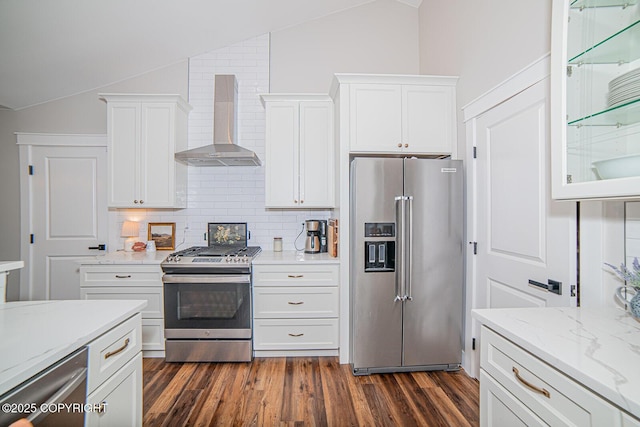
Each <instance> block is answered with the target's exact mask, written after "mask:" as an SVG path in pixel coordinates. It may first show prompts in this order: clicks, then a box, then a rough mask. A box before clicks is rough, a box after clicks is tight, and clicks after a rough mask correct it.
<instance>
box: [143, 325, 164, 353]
mask: <svg viewBox="0 0 640 427" xmlns="http://www.w3.org/2000/svg"><path fill="white" fill-rule="evenodd" d="M142 350H162V351H164V320H163V319H142Z"/></svg>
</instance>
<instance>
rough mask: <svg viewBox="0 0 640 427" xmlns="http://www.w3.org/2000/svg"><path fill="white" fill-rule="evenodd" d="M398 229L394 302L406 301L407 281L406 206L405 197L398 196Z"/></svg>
mask: <svg viewBox="0 0 640 427" xmlns="http://www.w3.org/2000/svg"><path fill="white" fill-rule="evenodd" d="M395 202H396V227H397V234H396V236H397V240H398V241H397V245H396V247H397V248H398V251H397V253H396V255H397V259H396V297H395V298H394V299H393V302H398V301H404V281H405V271H404V259H405V258H404V216H405V209H404V208H405V205H404V197H403V196H396V197H395ZM401 284H402V286H403V289H400V285H401Z"/></svg>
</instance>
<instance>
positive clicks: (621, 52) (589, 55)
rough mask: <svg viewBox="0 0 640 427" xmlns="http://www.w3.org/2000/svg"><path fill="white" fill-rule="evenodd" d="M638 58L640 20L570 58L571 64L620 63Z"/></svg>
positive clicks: (639, 52)
mask: <svg viewBox="0 0 640 427" xmlns="http://www.w3.org/2000/svg"><path fill="white" fill-rule="evenodd" d="M613 40H615V43H614V42H613ZM638 58H640V21H636V22H634V23H633V24H631V25H629V26H628V27H626V28H623V29H622V30H620V31H618V32H617V33H615V34H613V35H612V36H610V37H607V38H606V39H604V40H602V41H601V42H599V43H597V44H595V45H594V46H593V47H590V48H589V49H587V50H586V51H584V52H582V53H579V54H578V55H576V56H574V57H573V58H571V59H569V64H571V65H582V64H618V63H628V62H631V61H634V60H636V59H638Z"/></svg>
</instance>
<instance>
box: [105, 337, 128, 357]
mask: <svg viewBox="0 0 640 427" xmlns="http://www.w3.org/2000/svg"><path fill="white" fill-rule="evenodd" d="M127 347H129V338H127V339H126V340H124V345H123V346H122V347H120V348H118V349H116V350H113V351H110V352H108V353H107V354H105V355H104V358H105V359H108V358H110V357H111V356H115V355H116V354H118V353H120V352H121V351H123V350H124V349H125V348H127Z"/></svg>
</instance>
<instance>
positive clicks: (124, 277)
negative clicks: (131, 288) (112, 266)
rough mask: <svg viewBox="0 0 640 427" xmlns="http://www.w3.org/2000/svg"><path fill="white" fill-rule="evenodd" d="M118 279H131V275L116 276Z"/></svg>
mask: <svg viewBox="0 0 640 427" xmlns="http://www.w3.org/2000/svg"><path fill="white" fill-rule="evenodd" d="M116 279H131V275H130V274H116Z"/></svg>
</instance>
